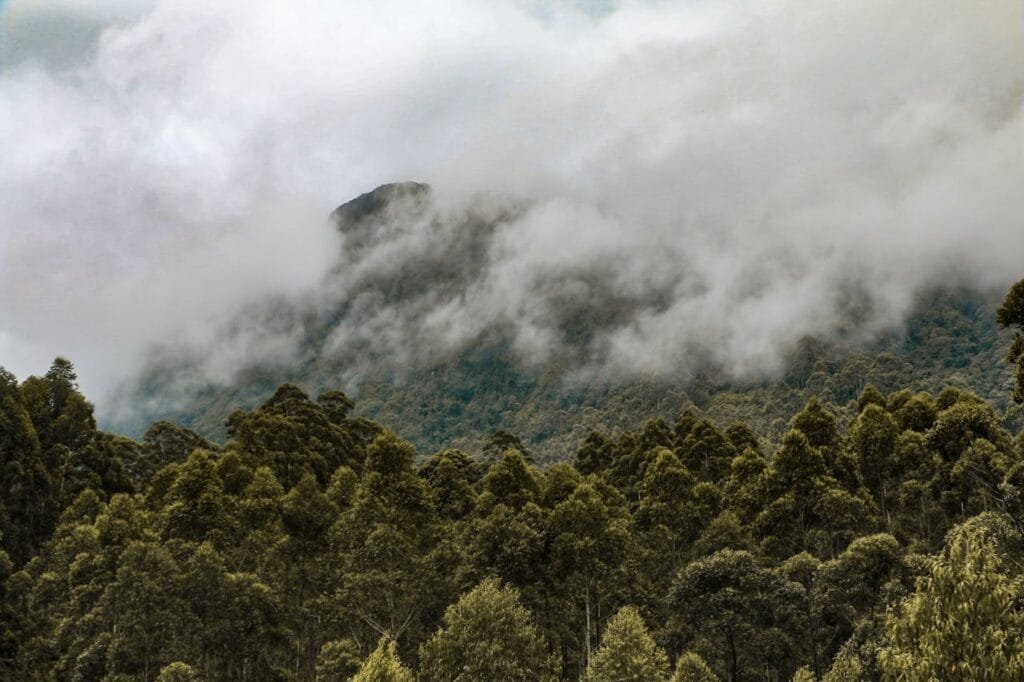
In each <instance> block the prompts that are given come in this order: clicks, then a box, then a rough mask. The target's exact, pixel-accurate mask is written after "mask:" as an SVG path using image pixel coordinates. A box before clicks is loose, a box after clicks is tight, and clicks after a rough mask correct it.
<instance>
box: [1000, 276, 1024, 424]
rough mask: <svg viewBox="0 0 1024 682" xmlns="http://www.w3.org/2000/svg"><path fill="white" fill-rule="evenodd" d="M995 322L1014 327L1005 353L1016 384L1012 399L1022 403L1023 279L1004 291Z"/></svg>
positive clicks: (1023, 360)
mask: <svg viewBox="0 0 1024 682" xmlns="http://www.w3.org/2000/svg"><path fill="white" fill-rule="evenodd" d="M996 322H998V323H999V325H1000V326H1001V327H1014V328H1015V333H1014V336H1013V341H1012V342H1011V344H1010V349H1009V350H1008V351H1007V353H1006V361H1007V362H1009V363H1010V364H1012V365H1013V366H1014V376H1015V377H1016V381H1017V383H1016V386H1015V387H1014V389H1013V399H1014V401H1015V402H1017V403H1018V404H1024V334H1022V333H1021V331H1022V330H1024V279H1022V280H1020V281H1019V282H1017V283H1016V284H1014V285H1013V286H1012V287H1010V290H1009V291H1007V292H1006V298H1004V299H1003V304H1002V305H1001V306H999V310H997V311H996Z"/></svg>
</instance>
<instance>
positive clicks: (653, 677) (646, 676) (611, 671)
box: [585, 606, 669, 682]
mask: <svg viewBox="0 0 1024 682" xmlns="http://www.w3.org/2000/svg"><path fill="white" fill-rule="evenodd" d="M668 676H669V667H668V656H667V655H666V654H665V652H664V651H663V650H662V649H661V648H660V647H659V646H658V645H657V644H655V643H654V640H653V639H651V635H650V634H649V633H648V632H647V626H646V625H645V624H644V620H643V618H642V617H641V616H640V612H639V611H638V610H637V609H636V608H635V607H632V606H624V607H622V608H621V609H619V611H618V613H616V614H615V615H614V616H612V617H611V618H610V619H609V620H608V624H607V626H606V627H605V631H604V635H603V636H602V638H601V646H600V648H599V649H598V650H597V652H596V653H595V654H594V657H593V659H592V660H591V661H590V666H589V667H588V668H587V673H586V676H585V679H586V680H587V682H618V681H619V680H644V681H645V682H665V681H666V680H668Z"/></svg>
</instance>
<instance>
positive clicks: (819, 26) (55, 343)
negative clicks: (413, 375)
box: [0, 0, 1024, 411]
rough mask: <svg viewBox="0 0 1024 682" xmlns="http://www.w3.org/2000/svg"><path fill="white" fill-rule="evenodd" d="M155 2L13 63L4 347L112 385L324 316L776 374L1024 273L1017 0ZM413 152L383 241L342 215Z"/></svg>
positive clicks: (355, 373)
mask: <svg viewBox="0 0 1024 682" xmlns="http://www.w3.org/2000/svg"><path fill="white" fill-rule="evenodd" d="M131 5H132V8H133V9H132V12H133V13H134V14H132V15H131V17H129V18H127V19H126V18H125V17H124V16H121V17H120V18H118V19H116V20H115V19H111V20H109V26H108V27H107V28H106V29H105V30H103V31H101V32H99V33H98V34H97V36H98V37H97V39H96V40H95V42H94V43H90V44H89V45H88V47H87V49H84V50H83V51H82V52H81V54H79V55H78V56H77V57H76V58H75V59H74V60H73V63H71V64H66V63H65V62H66V61H67V60H64V62H61V61H59V60H58V61H57V62H55V61H54V60H52V59H46V58H41V57H40V58H34V57H33V53H32V49H30V48H31V46H29V47H27V48H26V47H25V46H24V45H22V47H21V48H20V51H19V53H18V58H17V59H16V60H9V61H8V62H5V63H4V65H3V68H2V70H0V102H2V106H0V149H2V150H3V160H2V162H0V199H2V200H0V363H3V364H4V365H6V366H7V367H8V368H9V369H11V370H13V371H15V372H16V373H17V374H18V375H19V376H24V375H26V374H28V373H30V372H41V371H43V370H44V369H45V367H46V365H47V364H48V362H49V360H50V359H52V357H53V356H55V355H57V354H63V355H67V356H69V357H70V358H72V360H74V361H75V362H76V365H77V366H78V368H79V373H80V378H81V382H82V384H83V386H84V387H85V388H86V390H87V391H88V392H89V393H90V394H91V395H94V396H96V397H97V398H98V400H99V403H100V408H101V411H102V409H103V408H104V405H105V404H109V399H110V396H111V395H112V394H113V393H114V392H115V391H117V390H118V387H120V386H122V385H123V384H124V383H125V382H130V381H132V380H133V378H134V377H137V376H138V375H139V373H140V372H142V371H144V370H145V369H146V368H147V367H150V366H151V365H152V364H153V362H154V361H157V362H164V361H166V360H167V358H173V359H174V362H175V363H176V366H179V367H182V368H187V373H188V375H189V380H190V381H192V382H195V381H198V382H200V383H201V382H203V381H210V382H228V381H231V380H232V378H233V376H234V375H235V373H236V372H238V371H239V370H241V369H243V368H245V367H246V366H249V365H252V364H259V363H261V362H274V363H287V362H292V361H299V360H301V359H302V358H301V355H302V353H304V352H309V344H308V341H309V335H310V334H311V333H313V332H316V333H318V334H320V333H322V334H323V335H324V338H325V341H324V342H323V343H318V344H317V345H316V352H318V353H334V354H336V355H337V356H338V358H341V360H339V361H338V365H339V367H341V366H345V367H347V368H348V369H347V370H345V371H344V372H343V373H344V374H345V376H344V379H345V380H346V381H358V377H359V375H360V372H361V371H362V368H360V367H357V366H356V365H355V364H350V365H346V364H345V362H347V360H346V361H345V362H343V360H345V359H346V358H350V359H352V360H351V361H352V362H353V363H354V362H355V358H357V357H359V356H360V352H363V353H365V354H369V355H364V357H369V356H370V355H372V356H373V357H374V358H376V360H375V362H377V361H378V360H379V359H380V358H385V359H390V361H391V362H393V363H394V364H396V365H402V364H409V363H417V362H426V361H430V360H431V359H436V358H437V357H442V356H444V355H445V354H446V353H447V354H451V353H454V352H458V351H459V350H460V349H462V348H464V347H466V346H467V344H474V343H478V342H479V340H480V338H481V337H483V336H486V335H489V334H490V335H493V334H500V335H503V336H504V337H507V338H508V339H510V342H511V344H512V347H513V348H514V350H515V351H516V352H517V354H518V356H519V357H521V358H522V359H523V361H524V362H527V363H544V362H549V361H552V359H557V360H558V361H559V362H560V363H565V362H568V363H570V364H572V365H573V368H572V369H573V371H574V372H575V373H576V374H577V375H579V376H583V377H588V376H589V377H602V378H606V379H607V378H612V379H614V378H619V377H632V376H636V375H652V374H653V375H659V376H665V377H675V376H680V377H684V376H686V374H687V372H689V371H690V370H692V369H693V367H694V366H695V363H706V362H711V363H713V364H715V365H716V366H718V367H720V368H721V369H722V370H723V371H724V372H726V374H727V375H729V376H732V377H737V378H744V377H759V376H764V375H768V374H770V373H772V372H774V371H777V370H778V369H779V365H780V362H781V358H782V357H783V356H784V354H785V352H786V351H787V350H788V349H790V348H791V347H792V345H793V344H794V343H795V342H796V341H797V340H798V339H799V338H800V337H801V336H805V335H818V336H829V337H837V336H838V337H842V338H848V339H852V340H857V339H862V338H870V337H871V336H872V335H874V334H877V333H878V332H880V331H882V330H885V329H890V328H892V327H893V326H895V325H898V324H899V322H900V320H901V319H902V317H903V315H904V314H905V313H906V311H907V310H908V308H909V307H910V305H911V304H912V302H913V300H914V296H915V295H916V293H918V292H919V291H921V290H922V289H924V288H927V287H930V286H934V285H939V284H957V285H963V284H966V285H970V286H977V287H1003V286H1006V285H1007V284H1009V283H1011V282H1012V281H1015V280H1016V279H1018V278H1019V277H1021V276H1022V275H1024V272H1022V270H1024V267H1022V261H1021V254H1024V192H1021V190H1020V188H1021V187H1024V113H1022V101H1024V96H1022V94H1024V87H1022V86H1024V35H1022V32H1024V6H1022V5H1021V3H1019V2H1017V0H992V1H986V2H978V3H966V2H965V3H958V2H942V3H935V2H932V1H924V0H903V1H900V2H895V1H885V2H882V1H879V0H868V1H867V2H860V3H818V4H815V5H808V4H807V3H802V2H796V1H795V0H773V1H771V2H759V3H724V2H723V3H712V2H702V1H697V2H687V3H669V2H636V3H622V4H615V5H609V6H601V7H596V6H588V5H581V4H578V3H577V4H566V5H560V6H555V5H542V4H537V3H524V2H508V1H506V2H503V1H498V2H491V3H479V2H468V1H466V2H459V1H455V2H441V3H430V4H429V6H428V5H424V4H423V3H414V2H408V1H398V0H384V1H380V0H378V1H375V2H347V3H334V2H327V1H326V0H291V1H289V2H283V1H281V2H275V1H267V2H252V1H251V0H247V1H246V2H240V1H237V0H226V1H225V2H218V3H214V5H215V6H214V7H209V6H206V5H208V3H199V2H192V1H190V0H188V1H176V2H160V3H156V4H155V5H153V6H152V7H151V8H146V9H142V5H141V4H140V3H131ZM552 7H557V9H552ZM6 11H11V9H10V8H8V9H7V10H6ZM139 13H141V14H140V15H139V16H136V14H139ZM91 16H93V17H95V16H102V15H101V14H94V15H91ZM22 40H23V41H24V40H25V38H24V37H23V38H22ZM406 179H414V180H420V181H424V182H429V183H430V184H431V186H432V187H433V191H432V193H431V194H430V195H429V198H427V199H425V200H423V201H419V200H415V201H412V205H410V202H409V201H400V202H398V205H396V207H394V208H393V209H392V210H390V211H389V212H387V215H386V219H381V220H379V221H377V223H375V226H374V228H373V229H372V231H371V232H370V233H369V234H368V236H366V235H364V237H363V238H362V241H360V239H359V238H357V237H358V235H354V234H352V233H345V232H339V231H338V230H335V229H334V228H333V226H331V225H330V224H329V223H328V221H326V220H325V216H326V214H327V213H328V212H329V211H330V210H331V209H332V208H333V207H334V206H336V205H338V204H339V203H341V202H342V201H345V200H346V199H348V198H351V197H354V196H356V195H358V194H360V193H362V192H366V191H368V190H369V189H371V188H373V187H375V186H377V185H379V184H382V183H385V182H391V181H395V180H406ZM426 273H433V274H432V275H431V276H427V274H426ZM165 364H166V363H165ZM105 401H107V402H105Z"/></svg>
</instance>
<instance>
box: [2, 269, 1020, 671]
mask: <svg viewBox="0 0 1024 682" xmlns="http://www.w3.org/2000/svg"><path fill="white" fill-rule="evenodd" d="M998 319H999V322H1000V323H1001V324H1003V325H1006V326H1012V327H1017V328H1020V327H1021V326H1022V325H1024V282H1022V283H1021V284H1018V285H1017V286H1015V287H1014V289H1013V290H1011V292H1010V294H1009V295H1008V296H1007V298H1006V300H1005V301H1004V304H1003V306H1002V307H1001V308H1000V309H999V311H998ZM1022 338H1024V337H1022V336H1020V335H1019V334H1018V335H1017V336H1016V337H1015V339H1014V340H1013V342H1012V344H1011V345H1010V352H1009V359H1010V360H1011V362H1012V364H1013V365H1015V367H1016V378H1017V384H1016V391H1015V393H1014V396H1015V397H1016V398H1017V399H1024V394H1022V391H1021V387H1022V386H1024V354H1022V353H1021V348H1024V341H1022ZM813 366H814V365H812V367H813ZM814 375H815V372H814V371H812V372H809V373H807V377H806V382H805V385H804V386H798V387H792V389H791V390H794V391H795V390H809V389H808V387H809V386H812V385H814V383H813V381H812V378H813V377H814ZM833 376H838V375H833ZM852 379H853V377H851V380H852ZM859 381H860V382H862V383H863V386H862V388H860V390H859V391H858V394H857V397H856V400H855V401H854V406H853V407H852V408H851V410H850V414H849V415H848V416H849V418H848V419H842V420H841V419H837V415H836V414H835V413H834V412H833V411H832V410H830V409H829V407H828V406H827V404H826V403H824V402H823V401H821V400H819V399H817V398H811V399H809V400H808V401H807V402H806V403H805V404H804V405H803V406H802V407H801V408H800V409H799V410H797V411H795V413H794V414H792V415H791V416H790V418H789V419H788V420H787V424H786V430H785V433H784V434H783V435H782V436H781V438H779V439H778V441H779V442H778V445H777V446H772V447H771V448H767V447H766V446H765V445H764V443H765V439H764V438H763V437H759V435H763V434H758V433H757V432H756V430H754V429H752V428H751V427H750V425H748V424H744V423H741V422H733V423H729V424H723V423H716V421H714V420H712V419H709V418H708V416H707V414H705V413H702V412H701V411H700V410H698V409H697V408H695V407H691V408H688V409H686V410H685V411H683V412H682V413H681V414H680V415H678V416H677V417H676V418H675V419H673V420H671V421H668V420H664V419H660V418H656V417H655V418H651V419H649V420H646V421H644V422H643V423H642V425H640V426H639V427H638V428H634V429H629V430H625V431H622V432H621V433H613V432H608V431H605V432H602V431H594V432H591V433H589V434H588V435H587V436H586V437H585V438H583V440H582V443H581V445H580V447H578V448H577V449H576V450H575V451H574V452H572V453H571V457H570V458H569V459H568V461H565V462H560V463H555V464H550V465H548V466H538V464H537V463H536V462H535V461H534V458H533V457H532V456H531V454H530V453H529V448H528V447H527V446H525V445H524V444H523V443H522V442H520V441H519V440H518V439H517V438H516V437H515V436H514V435H512V434H510V433H507V432H500V433H498V434H495V435H494V436H493V437H492V438H490V439H489V441H488V443H487V445H486V447H484V448H483V449H482V450H481V451H480V452H475V453H467V452H465V451H462V450H458V449H451V448H447V449H441V450H439V451H437V452H435V453H433V454H431V455H430V456H429V457H426V458H423V457H418V456H417V452H416V450H415V448H414V447H413V446H412V445H411V444H410V443H409V442H407V441H405V440H403V439H402V438H400V437H399V436H398V435H396V433H395V432H394V431H392V430H390V429H388V428H386V427H384V426H382V425H380V424H378V423H376V422H373V421H370V420H368V419H365V418H363V417H359V416H354V414H355V412H354V411H353V408H354V403H353V402H352V401H351V400H350V399H349V398H348V397H347V396H346V395H345V394H343V393H341V392H336V391H333V392H326V393H322V394H320V395H319V396H318V397H317V398H316V399H311V398H310V397H309V396H308V395H307V394H306V393H305V392H303V391H302V390H301V389H300V388H298V387H296V386H294V385H290V384H285V385H282V386H280V387H278V388H277V390H276V391H275V392H274V393H273V395H272V396H271V397H270V398H269V399H268V400H266V401H265V402H264V403H263V404H261V405H260V406H258V407H257V408H255V409H252V410H249V411H242V410H238V411H234V412H232V413H231V414H230V416H229V417H228V419H227V436H228V438H227V441H226V443H225V444H224V445H223V446H218V445H216V444H214V443H211V442H209V441H206V440H205V439H203V438H202V437H201V436H199V435H197V434H195V433H193V432H190V431H188V430H186V429H184V428H181V427H178V426H174V425H172V424H169V423H157V424H154V425H153V426H152V427H151V428H150V429H149V430H147V432H146V435H145V437H144V438H143V439H142V441H141V442H137V441H133V440H130V439H127V438H123V437H120V436H115V435H111V434H108V433H104V432H101V431H98V430H97V429H96V426H95V422H94V420H93V416H92V411H93V410H92V405H91V404H90V403H89V402H88V401H87V400H86V399H85V398H84V397H83V396H82V394H81V393H80V392H79V391H78V388H77V386H76V377H75V373H74V369H73V367H72V366H71V364H70V363H69V362H67V361H66V360H63V359H58V360H57V361H55V362H54V364H53V366H52V367H51V369H50V371H49V372H47V374H46V375H45V376H43V377H29V378H27V379H25V380H24V381H21V382H18V381H17V380H16V379H15V377H13V376H11V375H10V374H9V373H6V372H4V373H3V375H2V376H0V404H2V411H0V448H2V463H3V466H2V469H0V491H2V492H3V497H2V501H3V506H2V508H0V532H2V546H3V550H2V551H0V581H2V582H0V585H2V588H0V599H2V602H0V603H2V609H3V611H2V613H3V618H2V619H0V623H2V624H3V625H2V631H0V675H2V676H3V677H4V678H6V679H19V680H22V679H23V680H30V679H61V680H63V679H69V680H70V679H77V680H164V681H168V680H274V679H277V680H313V679H320V680H347V679H353V680H359V681H365V680H413V679H420V680H430V681H433V680H438V681H440V680H456V679H457V680H466V681H470V680H474V681H480V682H483V681H485V680H524V681H525V680H545V679H547V680H560V679H564V680H577V679H579V680H586V681H591V682H593V681H611V680H654V681H658V680H662V681H668V680H673V682H675V681H682V680H714V679H724V680H791V679H795V680H811V679H824V680H872V679H893V680H895V679H900V680H931V679H943V680H946V679H951V680H978V679H986V680H1018V679H1021V678H1022V677H1024V609H1022V600H1021V598H1020V596H1021V589H1022V586H1024V583H1022V579H1024V574H1022V572H1021V570H1020V567H1021V565H1024V564H1022V561H1024V451H1022V440H1021V437H1020V435H1019V434H1017V435H1016V436H1015V435H1014V433H1013V432H1012V431H1010V430H1008V429H1007V428H1006V427H1005V426H1004V424H1003V415H1001V414H1000V412H999V411H997V410H996V409H994V408H993V406H992V404H990V403H989V402H987V401H986V400H984V399H983V398H981V397H979V396H978V395H976V394H974V393H972V392H970V391H966V390H960V389H957V388H945V389H943V390H941V391H939V392H937V393H934V392H926V391H915V390H910V389H906V388H902V389H898V390H894V389H891V388H887V389H886V390H884V391H883V390H880V389H879V388H878V387H876V386H874V385H871V384H867V383H866V378H864V377H861V378H860V379H859ZM1011 383H1012V382H1011ZM765 390H767V389H765ZM393 426H394V427H396V428H397V430H398V431H401V429H402V425H401V424H394V425H393Z"/></svg>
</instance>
